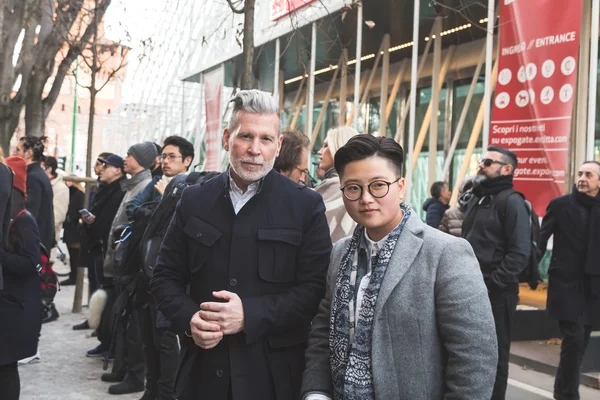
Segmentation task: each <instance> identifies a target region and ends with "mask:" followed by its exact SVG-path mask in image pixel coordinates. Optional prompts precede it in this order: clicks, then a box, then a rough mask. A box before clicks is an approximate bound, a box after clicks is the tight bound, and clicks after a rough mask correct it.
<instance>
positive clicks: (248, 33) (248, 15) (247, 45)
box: [241, 0, 256, 89]
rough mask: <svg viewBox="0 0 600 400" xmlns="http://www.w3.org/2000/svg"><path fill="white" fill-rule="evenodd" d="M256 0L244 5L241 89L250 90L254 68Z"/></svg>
mask: <svg viewBox="0 0 600 400" xmlns="http://www.w3.org/2000/svg"><path fill="white" fill-rule="evenodd" d="M255 1H256V0H246V1H245V3H244V49H243V53H244V54H243V57H244V61H243V69H244V71H243V73H242V85H241V89H252V84H253V82H252V81H253V79H252V77H253V75H254V73H253V66H254V5H255Z"/></svg>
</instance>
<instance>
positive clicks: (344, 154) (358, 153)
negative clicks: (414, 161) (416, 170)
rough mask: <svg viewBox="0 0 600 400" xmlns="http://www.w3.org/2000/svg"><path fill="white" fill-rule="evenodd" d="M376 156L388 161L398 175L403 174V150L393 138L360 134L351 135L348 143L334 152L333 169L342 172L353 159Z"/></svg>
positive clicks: (341, 173) (358, 159)
mask: <svg viewBox="0 0 600 400" xmlns="http://www.w3.org/2000/svg"><path fill="white" fill-rule="evenodd" d="M373 156H378V157H381V158H385V159H386V160H387V161H389V162H390V163H391V164H392V165H393V166H394V168H395V169H396V173H397V174H398V176H400V177H403V176H404V150H402V146H400V145H399V144H398V143H397V142H396V141H395V140H393V139H390V138H387V137H380V136H377V137H376V136H372V135H369V134H362V135H356V136H353V137H352V138H351V139H350V140H349V141H348V143H346V144H345V145H344V146H342V147H340V149H339V150H338V151H337V152H336V153H335V160H334V165H335V170H336V171H337V172H338V174H340V175H343V174H344V168H345V167H346V165H348V164H349V163H351V162H353V161H361V160H364V159H367V158H369V157H373Z"/></svg>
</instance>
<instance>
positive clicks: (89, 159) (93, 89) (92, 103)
mask: <svg viewBox="0 0 600 400" xmlns="http://www.w3.org/2000/svg"><path fill="white" fill-rule="evenodd" d="M95 85H96V75H95V74H92V85H91V86H92V87H91V89H90V117H89V120H88V136H87V152H86V157H85V176H92V145H93V143H94V115H95V113H96V94H97V93H96V92H97V91H96V87H95Z"/></svg>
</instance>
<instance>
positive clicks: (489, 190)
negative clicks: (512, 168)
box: [473, 175, 513, 198]
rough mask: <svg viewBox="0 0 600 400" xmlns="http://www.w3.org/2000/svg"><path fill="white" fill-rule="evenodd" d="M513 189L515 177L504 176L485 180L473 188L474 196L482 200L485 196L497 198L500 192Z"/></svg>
mask: <svg viewBox="0 0 600 400" xmlns="http://www.w3.org/2000/svg"><path fill="white" fill-rule="evenodd" d="M512 188H513V176H512V175H502V176H498V177H495V178H488V179H485V180H483V181H481V182H479V183H477V184H475V186H474V187H473V194H475V196H477V197H479V198H482V197H484V196H495V195H497V194H498V193H500V192H503V191H505V190H509V189H512Z"/></svg>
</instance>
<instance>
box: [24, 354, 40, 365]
mask: <svg viewBox="0 0 600 400" xmlns="http://www.w3.org/2000/svg"><path fill="white" fill-rule="evenodd" d="M41 361H42V357H41V355H40V351H39V350H38V351H37V352H36V353H35V355H33V356H31V357H27V358H24V359H22V360H19V365H27V364H37V363H39V362H41Z"/></svg>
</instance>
